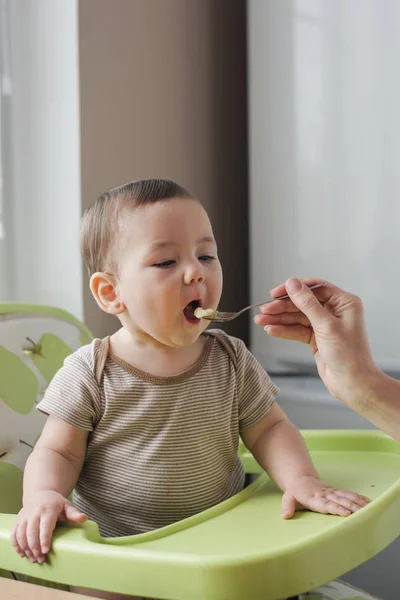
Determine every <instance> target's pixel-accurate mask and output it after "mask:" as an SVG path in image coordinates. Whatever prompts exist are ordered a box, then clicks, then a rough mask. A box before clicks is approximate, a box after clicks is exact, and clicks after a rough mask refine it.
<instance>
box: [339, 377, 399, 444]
mask: <svg viewBox="0 0 400 600" xmlns="http://www.w3.org/2000/svg"><path fill="white" fill-rule="evenodd" d="M346 404H348V406H349V407H350V408H352V409H353V410H354V411H356V412H358V413H359V414H360V415H361V416H363V417H365V418H366V419H368V420H369V421H370V422H371V423H373V424H374V425H376V427H378V428H379V429H382V431H384V432H385V433H387V434H389V435H391V436H392V437H393V438H394V439H396V440H398V441H400V381H398V380H397V379H393V378H392V377H389V376H388V375H385V374H384V373H383V372H382V371H380V370H378V369H377V370H376V371H375V372H374V373H371V374H370V375H369V376H367V377H363V378H360V380H359V381H358V382H356V387H355V389H354V391H353V392H352V393H351V394H349V395H348V397H347V399H346Z"/></svg>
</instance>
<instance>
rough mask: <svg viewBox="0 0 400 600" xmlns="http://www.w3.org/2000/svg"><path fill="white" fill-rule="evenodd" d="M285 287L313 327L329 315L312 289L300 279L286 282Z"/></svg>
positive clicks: (292, 278)
mask: <svg viewBox="0 0 400 600" xmlns="http://www.w3.org/2000/svg"><path fill="white" fill-rule="evenodd" d="M285 287H286V291H287V293H288V295H289V297H290V299H291V301H292V302H293V304H295V305H296V306H297V308H298V309H300V310H301V312H302V313H304V314H305V315H306V317H308V319H309V321H310V323H311V325H312V326H313V327H315V326H316V325H317V324H318V323H319V322H321V321H323V320H324V319H326V317H327V313H326V311H325V309H324V307H323V306H322V304H320V302H319V301H318V299H317V298H316V297H315V296H314V294H313V292H312V291H311V290H310V288H309V287H308V286H306V285H305V284H304V283H302V282H301V281H300V279H296V278H295V277H291V278H290V279H288V280H287V281H286V283H285Z"/></svg>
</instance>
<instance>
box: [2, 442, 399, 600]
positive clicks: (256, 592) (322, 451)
mask: <svg viewBox="0 0 400 600" xmlns="http://www.w3.org/2000/svg"><path fill="white" fill-rule="evenodd" d="M303 434H304V437H305V439H306V442H307V444H308V447H309V448H310V450H311V454H312V458H313V460H314V462H315V464H316V466H317V469H318V471H319V474H320V477H321V479H323V480H324V481H327V482H329V483H331V484H332V485H334V486H336V487H338V488H348V489H351V490H355V491H357V492H360V493H362V494H365V495H366V496H369V497H370V498H371V500H372V502H371V503H370V504H369V505H368V506H367V507H365V508H363V509H362V510H360V511H359V512H357V513H355V514H353V515H351V516H349V517H346V518H344V517H337V516H328V515H321V514H315V513H311V512H299V513H296V515H295V516H294V518H293V519H291V520H288V521H284V520H283V519H282V518H281V497H282V494H281V492H280V491H279V490H277V489H276V487H275V486H274V485H273V484H272V482H271V481H270V480H269V479H268V477H267V476H266V475H265V474H262V475H260V477H259V478H258V479H257V480H256V481H255V482H254V483H252V484H251V485H250V486H249V487H247V488H246V489H245V490H243V491H242V492H240V493H239V494H237V495H236V496H235V497H233V498H230V499H229V500H227V501H225V502H223V503H222V504H220V505H218V506H216V507H214V508H212V509H210V510H208V511H206V512H203V513H201V514H199V515H196V516H194V517H191V518H189V519H186V520H184V521H181V522H179V523H176V524H174V525H170V526H168V527H165V528H163V529H159V530H156V531H153V532H149V533H145V534H141V535H137V536H131V537H125V538H108V539H102V538H101V537H100V535H99V532H98V528H97V526H96V524H95V523H93V522H87V523H86V524H84V525H83V526H76V527H73V526H66V525H60V526H58V527H57V530H56V532H55V535H54V542H53V548H52V551H51V553H50V555H49V558H48V562H47V563H45V564H43V565H38V564H35V565H32V564H30V563H29V562H28V560H27V559H21V558H19V556H18V555H17V554H16V553H15V551H14V549H13V548H12V546H11V544H10V542H9V535H10V529H11V527H12V524H13V522H14V520H15V515H10V514H0V568H3V569H7V570H10V571H15V572H18V573H24V574H27V575H31V576H33V577H39V578H43V579H47V580H51V581H58V582H62V583H66V584H70V585H80V586H86V587H93V588H97V589H103V590H110V591H115V592H120V593H125V594H135V595H139V596H150V597H153V598H166V599H170V600H200V599H201V600H206V599H207V600H248V599H249V598H251V599H252V600H257V599H259V600H261V599H262V600H276V599H277V598H283V597H287V596H292V595H295V594H298V593H301V592H305V591H307V590H310V589H312V588H314V587H316V586H318V585H322V584H323V583H326V582H327V581H330V580H332V579H334V578H336V577H338V576H340V575H341V574H343V573H345V572H346V571H349V570H350V569H352V568H354V567H356V566H357V565H359V564H361V563H362V562H365V561H366V560H368V559H369V558H371V557H372V556H374V555H375V554H377V553H378V552H380V551H381V550H382V549H383V548H385V547H386V546H387V545H389V544H390V543H391V542H392V541H393V540H394V539H395V538H396V537H397V536H398V535H399V534H400V494H399V490H400V445H399V444H398V443H396V442H395V441H393V440H392V439H391V438H389V437H387V436H385V435H384V434H382V433H381V432H377V431H305V432H303ZM242 458H243V462H244V464H245V467H246V471H247V472H259V471H260V468H259V467H258V465H257V464H256V463H255V461H254V459H253V458H252V457H251V455H249V454H248V453H246V452H244V453H243V454H242ZM1 483H2V482H1V479H0V489H1V494H4V486H2V485H1Z"/></svg>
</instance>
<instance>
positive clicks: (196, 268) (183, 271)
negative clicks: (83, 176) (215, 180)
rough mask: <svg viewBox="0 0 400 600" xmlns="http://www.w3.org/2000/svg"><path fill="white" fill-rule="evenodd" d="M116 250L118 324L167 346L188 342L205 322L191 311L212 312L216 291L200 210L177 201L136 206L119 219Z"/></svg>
mask: <svg viewBox="0 0 400 600" xmlns="http://www.w3.org/2000/svg"><path fill="white" fill-rule="evenodd" d="M117 247H118V250H117V261H118V295H119V297H120V300H121V301H122V302H123V303H124V305H125V307H126V311H125V312H124V313H123V315H121V316H122V319H121V320H122V322H123V324H124V326H125V327H127V328H129V329H130V330H131V331H134V332H135V333H136V334H139V335H142V336H145V337H149V336H150V337H151V338H153V340H154V341H156V342H158V343H159V344H161V345H167V346H169V347H182V346H187V345H190V344H192V343H194V342H195V341H196V339H197V338H198V337H199V335H200V334H201V333H202V332H203V331H204V330H205V329H206V327H207V325H208V324H209V323H208V322H207V321H204V320H201V319H197V318H196V317H194V310H195V309H196V307H197V306H202V307H204V308H217V306H218V303H219V300H220V297H221V292H222V269H221V265H220V262H219V260H218V256H217V245H216V242H215V239H214V236H213V231H212V227H211V223H210V221H209V218H208V215H207V213H206V211H205V210H204V208H203V207H202V206H201V205H200V204H199V203H198V202H196V201H194V200H190V199H178V198H174V199H171V200H166V201H160V202H156V203H155V204H148V205H146V206H143V207H139V208H136V209H134V210H133V211H132V212H130V213H129V212H128V213H127V214H126V217H125V218H124V221H123V225H122V228H121V231H120V234H119V236H118V242H117Z"/></svg>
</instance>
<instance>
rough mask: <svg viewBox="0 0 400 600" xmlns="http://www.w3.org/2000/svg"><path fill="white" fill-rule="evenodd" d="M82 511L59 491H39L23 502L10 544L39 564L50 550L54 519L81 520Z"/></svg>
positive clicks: (19, 552) (84, 517) (22, 555)
mask: <svg viewBox="0 0 400 600" xmlns="http://www.w3.org/2000/svg"><path fill="white" fill-rule="evenodd" d="M86 520H87V516H86V515H85V514H83V513H81V512H80V511H79V510H78V509H77V508H75V506H73V505H72V504H71V502H69V501H68V500H67V499H66V498H64V496H62V495H61V494H59V493H58V492H53V491H43V492H38V493H36V494H34V495H33V496H32V498H30V499H29V501H28V502H25V504H24V507H23V508H22V509H21V510H20V511H19V513H18V517H17V522H16V523H15V525H14V527H13V528H12V531H11V543H12V545H13V546H14V548H15V550H16V551H17V552H18V554H19V555H20V556H21V558H23V557H24V556H27V557H28V558H29V560H30V561H31V562H32V563H35V562H36V561H37V562H38V563H42V562H44V561H45V560H46V554H47V553H48V552H49V551H50V543H51V536H52V533H53V531H54V528H55V526H56V523H57V521H73V522H75V523H83V522H84V521H86Z"/></svg>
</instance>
